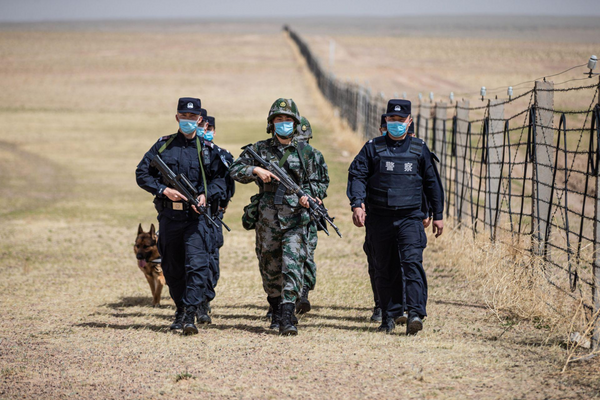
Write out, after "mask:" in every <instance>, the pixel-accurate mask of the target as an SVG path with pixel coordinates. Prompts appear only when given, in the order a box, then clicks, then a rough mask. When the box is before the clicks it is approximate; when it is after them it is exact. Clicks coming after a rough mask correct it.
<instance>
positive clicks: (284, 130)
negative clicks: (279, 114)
mask: <svg viewBox="0 0 600 400" xmlns="http://www.w3.org/2000/svg"><path fill="white" fill-rule="evenodd" d="M275 133H276V134H277V135H279V136H281V137H288V136H290V135H291V134H292V133H294V123H293V122H292V121H286V122H276V123H275Z"/></svg>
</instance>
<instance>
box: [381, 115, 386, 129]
mask: <svg viewBox="0 0 600 400" xmlns="http://www.w3.org/2000/svg"><path fill="white" fill-rule="evenodd" d="M384 126H385V127H387V121H386V120H385V114H381V124H380V125H379V127H380V128H383V127H384Z"/></svg>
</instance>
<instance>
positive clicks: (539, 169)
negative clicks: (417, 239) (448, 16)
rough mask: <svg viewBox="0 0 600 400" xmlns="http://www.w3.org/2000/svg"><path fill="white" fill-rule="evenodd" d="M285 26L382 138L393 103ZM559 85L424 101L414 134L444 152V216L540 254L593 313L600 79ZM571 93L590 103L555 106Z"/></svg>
mask: <svg viewBox="0 0 600 400" xmlns="http://www.w3.org/2000/svg"><path fill="white" fill-rule="evenodd" d="M284 30H286V31H287V33H288V34H289V37H290V38H291V39H292V40H293V42H294V43H295V44H296V45H297V46H298V49H299V51H300V53H301V54H302V56H303V57H304V59H305V60H306V63H307V65H308V68H309V69H310V71H311V72H312V74H313V75H314V77H315V79H316V82H317V85H318V87H319V89H320V90H321V92H322V93H323V95H324V97H325V98H326V99H327V100H328V101H329V102H330V103H331V104H332V105H333V106H334V107H335V108H336V109H337V110H338V111H339V115H340V117H341V118H342V119H343V120H345V121H346V122H347V124H348V125H349V126H350V128H352V130H354V131H355V132H358V133H361V134H362V135H363V136H364V137H365V139H370V138H373V137H375V136H376V135H379V131H378V128H379V125H380V118H381V114H383V113H385V110H386V105H387V100H386V99H384V98H383V97H382V96H379V95H378V96H373V95H371V93H370V91H369V90H368V89H366V88H365V87H363V86H361V85H358V84H356V83H351V82H343V81H341V80H339V79H336V78H335V76H334V75H333V74H332V73H330V72H328V71H327V70H326V69H325V68H323V66H322V65H321V63H320V61H319V59H318V58H317V57H316V56H315V55H314V54H313V53H312V51H311V49H310V48H309V46H308V45H307V44H306V42H305V41H304V40H303V39H302V38H301V37H300V36H299V35H298V34H297V33H296V32H294V31H292V30H291V29H290V28H289V27H284ZM580 80H581V79H574V80H572V81H580ZM572 81H567V82H561V83H560V84H564V83H569V82H572ZM590 82H593V83H592V84H590ZM557 85H559V84H556V85H555V84H554V83H552V82H549V81H548V82H546V81H545V79H544V80H542V81H536V82H535V85H534V86H533V87H532V88H531V89H529V90H526V91H525V92H524V93H522V94H519V95H517V96H514V97H511V98H509V99H505V100H498V99H495V100H486V101H479V102H478V103H479V105H475V106H473V105H471V104H470V102H469V101H468V100H462V101H459V102H456V103H455V104H449V103H445V102H436V103H433V102H423V101H421V102H420V103H419V104H418V105H415V104H413V120H414V124H415V133H416V135H417V137H420V138H421V139H423V140H425V142H426V143H427V145H428V146H429V147H430V149H431V150H432V151H433V152H435V153H436V154H437V155H438V157H439V159H440V164H439V170H440V177H441V179H442V183H443V186H444V192H445V197H446V205H447V206H446V211H445V213H446V215H447V216H452V217H453V218H454V219H455V220H456V221H457V222H458V223H459V224H460V225H461V226H464V227H468V228H470V229H472V230H473V233H474V234H477V233H485V234H488V235H489V237H490V239H491V240H492V241H502V242H505V243H508V244H509V245H512V246H515V247H516V246H518V247H519V248H524V249H526V250H528V251H530V252H531V253H532V254H535V255H537V256H539V257H541V258H542V260H543V263H542V264H543V267H542V269H543V271H542V273H543V274H544V276H545V278H546V280H547V282H548V283H550V285H551V286H553V287H554V288H556V289H557V290H559V291H560V292H562V293H564V294H566V295H567V296H568V297H569V298H570V299H572V300H574V302H582V303H583V306H584V307H585V308H586V309H587V310H588V313H587V315H588V318H592V317H593V315H594V314H595V313H596V314H597V311H598V310H599V309H600V293H599V290H598V288H599V287H600V255H599V253H600V252H599V250H600V243H599V242H600V222H599V219H600V201H599V200H600V198H599V192H600V180H599V179H598V175H599V163H600V147H599V143H600V105H599V90H600V81H599V82H596V80H595V79H594V80H592V78H589V79H588V80H587V82H586V84H584V85H581V86H571V87H566V88H556V87H555V86H557ZM573 91H577V92H578V93H577V96H580V97H581V98H588V99H589V107H588V108H587V109H581V110H563V111H560V110H556V109H555V108H554V104H555V98H558V96H564V95H566V94H567V92H573ZM570 95H571V94H570ZM586 104H587V101H586ZM415 111H416V112H415ZM548 305H549V306H551V307H552V306H553V305H552V304H548ZM596 324H597V325H596V330H595V333H594V335H593V340H594V342H595V345H596V346H597V345H598V342H599V339H600V326H598V323H596Z"/></svg>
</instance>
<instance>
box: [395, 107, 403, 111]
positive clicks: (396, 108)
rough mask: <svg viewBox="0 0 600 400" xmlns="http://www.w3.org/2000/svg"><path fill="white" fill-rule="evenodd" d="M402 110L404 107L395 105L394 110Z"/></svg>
mask: <svg viewBox="0 0 600 400" xmlns="http://www.w3.org/2000/svg"><path fill="white" fill-rule="evenodd" d="M400 110H402V107H400V106H396V107H394V111H400Z"/></svg>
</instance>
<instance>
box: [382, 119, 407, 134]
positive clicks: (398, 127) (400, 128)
mask: <svg viewBox="0 0 600 400" xmlns="http://www.w3.org/2000/svg"><path fill="white" fill-rule="evenodd" d="M407 128H408V124H407V123H406V122H397V121H389V122H388V123H387V131H388V132H389V133H390V135H392V136H393V137H397V138H398V137H402V136H404V135H405V134H406V129H407Z"/></svg>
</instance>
